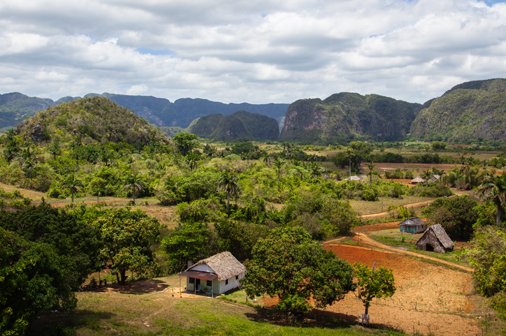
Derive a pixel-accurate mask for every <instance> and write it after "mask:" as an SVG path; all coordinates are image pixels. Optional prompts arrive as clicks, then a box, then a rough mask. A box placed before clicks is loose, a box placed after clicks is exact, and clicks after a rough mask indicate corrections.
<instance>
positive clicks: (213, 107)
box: [0, 93, 288, 128]
mask: <svg viewBox="0 0 506 336" xmlns="http://www.w3.org/2000/svg"><path fill="white" fill-rule="evenodd" d="M4 96H5V98H4V99H2V98H3V97H4ZM95 96H103V97H106V98H109V99H110V100H112V101H113V102H115V103H116V104H118V105H121V106H123V107H125V108H127V109H129V110H131V111H133V112H134V113H136V114H137V115H139V116H141V117H142V118H144V119H146V120H147V121H149V122H150V123H152V124H154V125H157V126H167V127H170V126H177V127H183V128H185V127H188V125H189V124H190V123H191V121H192V120H194V119H196V118H199V117H203V116H206V115H210V114H223V115H229V114H232V113H234V112H237V111H241V110H242V111H248V112H251V113H259V114H263V115H266V116H269V117H271V118H274V119H276V120H277V121H278V123H281V122H282V120H283V117H284V116H285V113H286V110H287V108H288V104H249V103H240V104H234V103H230V104H225V103H220V102H214V101H210V100H206V99H198V98H196V99H192V98H183V99H178V100H176V101H175V102H173V103H172V102H170V101H169V100H168V99H165V98H157V97H152V96H131V95H120V94H112V93H102V94H97V93H90V94H87V95H86V96H85V97H86V98H90V97H95ZM78 98H79V97H63V98H60V99H58V100H57V101H56V102H54V101H53V100H51V99H42V98H33V97H27V96H25V95H23V94H20V93H8V94H5V95H0V128H2V127H13V126H16V125H17V124H19V123H20V122H21V121H22V120H23V119H25V118H26V117H28V116H31V115H33V114H34V113H35V112H37V111H41V110H44V109H46V108H48V107H50V106H53V105H57V104H60V103H66V102H70V101H72V100H75V99H78Z"/></svg>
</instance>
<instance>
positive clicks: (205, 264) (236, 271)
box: [180, 251, 246, 296]
mask: <svg viewBox="0 0 506 336" xmlns="http://www.w3.org/2000/svg"><path fill="white" fill-rule="evenodd" d="M245 273H246V267H244V265H243V264H241V263H240V262H239V260H237V259H236V258H235V257H234V256H233V255H232V253H230V252H228V251H225V252H221V253H218V254H215V255H213V256H211V257H209V258H206V259H202V260H200V261H198V262H196V263H195V264H193V265H191V266H190V267H188V268H187V269H186V270H185V271H184V272H182V273H180V275H182V276H186V290H187V291H188V292H192V293H200V294H206V295H209V296H214V295H220V294H223V293H225V292H228V291H229V290H232V289H235V288H238V287H239V286H240V280H241V279H242V278H244V275H245Z"/></svg>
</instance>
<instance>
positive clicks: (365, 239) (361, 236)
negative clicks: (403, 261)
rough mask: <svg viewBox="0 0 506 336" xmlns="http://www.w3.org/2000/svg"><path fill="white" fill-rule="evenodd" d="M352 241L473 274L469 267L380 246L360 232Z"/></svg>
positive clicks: (380, 244) (383, 245)
mask: <svg viewBox="0 0 506 336" xmlns="http://www.w3.org/2000/svg"><path fill="white" fill-rule="evenodd" d="M353 239H354V240H356V241H358V242H359V243H362V244H364V245H368V246H372V247H376V248H380V249H382V250H386V251H389V252H393V253H397V254H403V255H407V256H411V257H416V258H419V259H425V260H430V261H434V262H437V263H440V264H443V265H446V266H450V267H452V268H456V269H459V270H461V271H464V272H468V273H473V272H474V271H473V269H472V268H470V267H466V266H462V265H459V264H456V263H453V262H450V261H446V260H442V259H439V258H434V257H431V256H428V255H425V254H420V253H416V252H411V251H405V250H400V249H397V248H395V247H391V246H388V245H385V244H382V243H380V242H377V241H375V240H373V239H372V238H371V237H369V236H368V235H366V234H365V233H362V232H356V233H355V236H354V237H353Z"/></svg>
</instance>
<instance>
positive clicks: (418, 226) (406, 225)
mask: <svg viewBox="0 0 506 336" xmlns="http://www.w3.org/2000/svg"><path fill="white" fill-rule="evenodd" d="M399 229H400V230H401V232H408V233H421V232H424V231H425V230H426V229H427V224H425V223H424V222H423V221H422V220H421V219H420V218H418V217H411V218H408V219H405V220H403V221H402V222H400V223H399Z"/></svg>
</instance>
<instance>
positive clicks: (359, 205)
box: [350, 196, 434, 215]
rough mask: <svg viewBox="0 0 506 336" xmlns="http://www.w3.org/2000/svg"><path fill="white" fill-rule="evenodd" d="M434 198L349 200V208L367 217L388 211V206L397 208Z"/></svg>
mask: <svg viewBox="0 0 506 336" xmlns="http://www.w3.org/2000/svg"><path fill="white" fill-rule="evenodd" d="M432 199H434V198H430V197H418V196H403V197H402V198H388V197H380V198H379V201H375V202H369V201H362V200H350V204H351V207H352V208H353V209H354V210H355V211H357V212H358V214H359V215H369V214H374V213H379V212H385V211H388V207H389V206H399V205H406V204H411V203H418V202H424V201H429V200H432Z"/></svg>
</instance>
